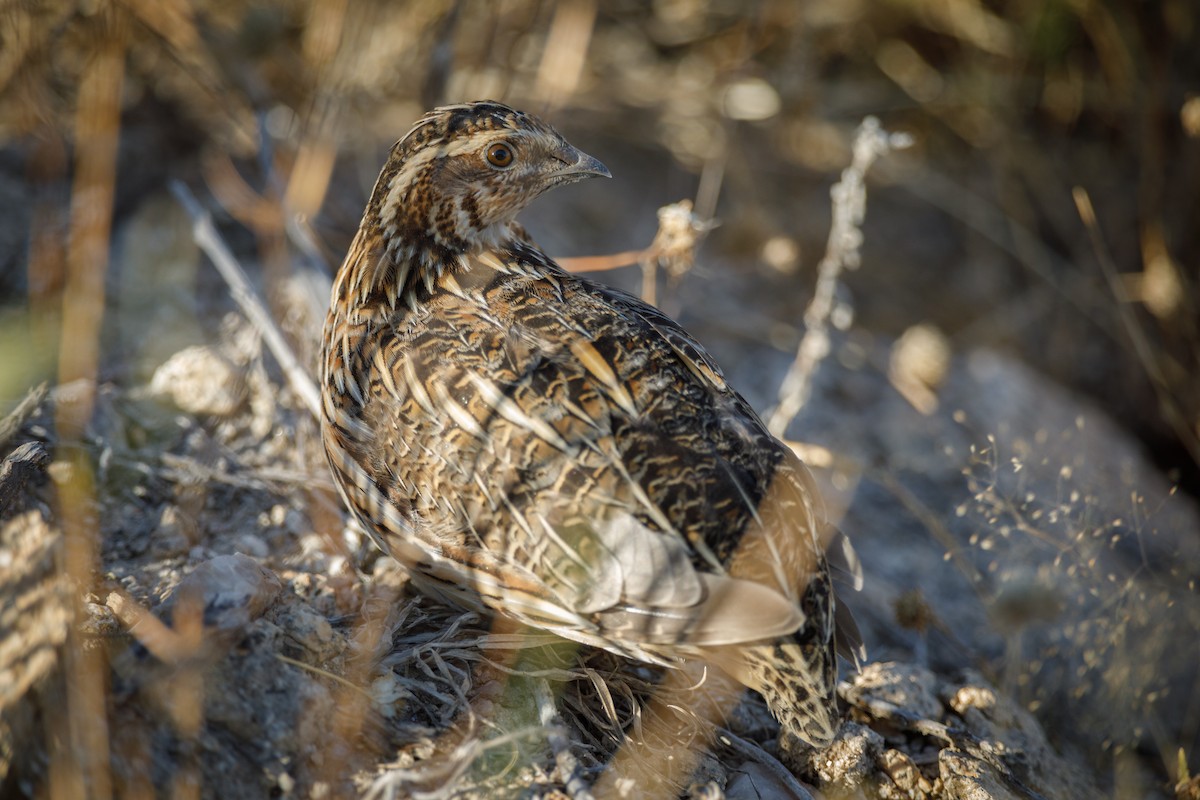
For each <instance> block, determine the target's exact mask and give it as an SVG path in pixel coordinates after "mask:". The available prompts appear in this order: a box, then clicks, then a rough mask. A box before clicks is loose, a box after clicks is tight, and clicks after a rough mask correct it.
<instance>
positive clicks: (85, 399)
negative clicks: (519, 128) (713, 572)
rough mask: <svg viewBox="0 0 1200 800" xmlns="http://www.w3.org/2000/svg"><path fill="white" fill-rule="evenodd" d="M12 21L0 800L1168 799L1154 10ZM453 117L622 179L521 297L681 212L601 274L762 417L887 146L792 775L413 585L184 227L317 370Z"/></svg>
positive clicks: (1198, 50)
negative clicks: (660, 247)
mask: <svg viewBox="0 0 1200 800" xmlns="http://www.w3.org/2000/svg"><path fill="white" fill-rule="evenodd" d="M1035 6H1037V7H1036V8H1035ZM0 11H2V12H3V13H2V14H0V18H2V20H3V22H2V23H0V198H3V200H2V202H3V207H4V208H5V209H6V211H8V213H7V214H5V215H3V219H2V220H0V419H2V420H3V421H2V422H0V459H3V467H0V795H2V796H4V797H9V796H12V797H55V798H58V797H65V798H75V797H96V798H107V797H113V796H120V797H126V796H137V797H141V796H172V797H218V796H219V797H225V798H234V797H263V796H275V797H283V796H287V797H291V796H297V797H314V798H320V797H350V796H369V797H408V796H412V797H443V796H444V797H449V796H477V797H493V796H508V795H512V796H545V797H561V796H564V795H566V796H570V797H576V798H582V797H587V796H589V793H590V794H591V795H594V796H597V797H601V796H630V797H638V796H650V794H651V793H652V788H653V787H654V786H655V785H657V786H658V787H659V789H661V792H662V796H675V795H682V796H690V797H704V798H716V797H731V798H749V797H772V798H774V797H802V798H803V797H810V796H827V797H837V796H854V797H883V798H900V797H909V798H968V797H970V798H985V797H995V798H1007V797H1020V798H1028V797H1046V798H1092V797H1101V796H1103V797H1113V798H1142V797H1163V798H1174V797H1178V798H1195V797H1200V788H1197V787H1198V786H1200V784H1198V783H1197V780H1196V779H1194V778H1192V777H1191V774H1190V771H1189V765H1190V768H1191V770H1194V769H1196V768H1197V765H1198V764H1200V681H1198V680H1197V676H1196V671H1195V647H1194V643H1195V631H1196V630H1198V629H1200V599H1198V598H1197V591H1196V590H1197V587H1196V584H1195V579H1196V576H1197V575H1200V513H1198V511H1197V504H1196V498H1197V496H1198V495H1200V466H1198V464H1200V444H1198V441H1200V438H1198V432H1200V386H1198V385H1197V380H1198V378H1197V376H1198V375H1200V330H1198V329H1197V325H1198V322H1200V312H1198V310H1197V308H1196V304H1197V298H1200V292H1198V291H1197V286H1196V282H1197V273H1196V270H1195V265H1196V264H1197V263H1200V261H1198V254H1200V238H1197V233H1196V231H1197V228H1196V226H1195V220H1196V219H1198V218H1200V208H1198V205H1200V194H1198V193H1197V192H1196V191H1195V187H1196V186H1200V88H1198V87H1197V85H1196V81H1195V76H1196V75H1200V17H1197V12H1196V11H1195V9H1193V8H1192V7H1191V5H1190V4H1188V3H1186V2H1164V3H1162V4H1159V7H1157V8H1155V9H1148V8H1146V7H1144V6H1143V5H1142V4H1136V3H1110V4H1106V5H1101V4H1095V3H1075V4H1050V5H1045V4H1030V5H1029V6H1028V7H1025V6H1022V5H1020V4H1015V5H1008V6H1002V5H993V6H987V5H984V4H978V3H972V2H966V1H965V0H963V1H962V2H954V3H937V2H917V3H912V4H907V5H884V4H865V3H862V4H859V3H811V4H794V3H788V2H763V3H757V4H753V5H752V6H747V7H746V8H743V7H742V5H741V4H730V3H720V2H705V1H704V0H679V1H676V2H656V3H653V4H637V3H619V2H612V3H607V2H590V1H589V0H575V1H574V2H563V3H540V2H527V1H526V0H514V2H506V3H502V4H495V5H493V4H486V3H476V2H448V1H447V2H413V3H394V4H390V3H382V2H380V3H364V4H358V5H357V6H355V7H353V8H352V7H350V6H349V5H346V6H342V5H341V4H324V3H311V4H310V3H306V2H264V3H258V4H252V5H243V4H237V3H225V2H220V1H217V2H201V1H200V0H194V1H193V2H190V3H189V2H178V3H167V4H159V5H153V4H144V3H134V2H129V3H120V4H116V3H113V4H109V3H92V4H75V3H71V2H51V3H38V4H32V3H22V2H16V1H15V0H14V1H12V2H9V3H7V4H5V5H4V6H3V7H2V8H0ZM482 97H495V98H497V99H500V100H504V101H506V102H509V103H511V104H513V105H516V106H518V107H522V108H525V109H527V110H530V111H534V112H536V113H539V114H542V115H544V116H545V117H546V118H547V119H548V120H549V121H551V122H552V123H553V124H555V125H556V126H557V127H558V128H559V129H560V130H561V131H562V132H563V133H564V135H565V136H566V137H567V138H568V139H569V140H570V141H572V142H573V143H575V144H576V145H578V146H579V147H580V148H581V149H583V150H585V151H587V152H589V153H591V154H593V155H595V156H597V157H599V158H601V160H603V161H604V162H605V163H606V164H607V165H608V166H609V168H610V169H611V171H612V172H613V175H614V179H613V180H612V181H607V182H603V183H601V182H593V183H589V184H585V185H582V186H578V187H570V188H569V189H565V190H560V191H559V192H558V193H556V194H555V195H554V196H553V199H552V200H543V201H541V202H539V203H538V204H535V206H534V207H532V208H531V209H530V210H529V212H528V213H527V214H526V215H525V217H524V221H525V222H526V224H527V226H528V227H529V228H530V229H531V231H532V232H533V234H534V236H535V238H536V239H538V241H539V242H541V244H542V245H543V246H544V247H545V249H546V250H547V251H548V252H549V253H551V254H552V255H554V256H556V257H562V258H571V257H597V256H598V257H606V256H609V255H611V254H615V253H627V252H629V251H641V250H642V249H644V248H647V247H648V246H649V245H650V243H651V241H652V240H653V239H654V237H655V232H656V230H657V228H658V217H657V215H656V212H657V210H658V209H659V208H661V207H663V206H666V205H668V204H670V203H675V202H677V201H679V200H681V199H684V198H687V199H690V200H692V201H693V202H694V208H695V211H696V214H697V216H698V218H699V219H700V220H702V221H707V220H715V221H716V223H717V224H716V226H715V227H713V228H712V229H711V231H710V232H708V233H707V234H706V235H705V236H703V237H702V238H701V240H700V241H699V242H697V248H696V249H695V250H694V251H692V250H688V251H687V254H686V257H684V258H676V259H661V260H659V261H655V262H653V263H654V264H655V267H656V269H657V272H656V274H655V275H654V276H653V280H652V281H650V282H649V283H647V280H646V277H645V275H644V274H643V271H642V270H641V269H639V268H638V266H637V265H636V264H634V265H633V266H623V267H618V268H615V269H611V270H606V271H602V272H595V273H594V274H593V277H594V278H596V279H598V280H603V281H606V282H609V283H612V284H614V285H617V286H620V287H621V288H623V289H626V290H629V291H633V292H635V293H642V294H643V295H646V296H651V297H652V299H653V300H654V301H655V302H656V303H657V304H658V305H660V307H662V308H664V310H666V311H667V312H668V313H669V314H671V315H672V316H675V317H676V318H677V319H679V320H680V321H681V322H682V323H683V324H684V326H685V327H686V328H688V330H690V331H691V332H692V333H693V334H695V335H696V336H697V337H698V338H699V339H700V340H701V341H702V342H703V343H704V344H705V345H706V346H707V347H708V348H709V349H710V350H711V352H712V353H713V355H714V356H715V357H716V359H717V361H718V362H719V363H721V364H722V365H723V366H724V368H725V369H726V372H727V374H728V377H729V378H730V380H731V382H732V383H733V385H734V386H736V387H738V388H739V390H740V391H742V392H743V393H744V394H745V395H746V396H747V398H748V399H749V400H750V401H751V402H752V404H753V405H754V406H755V407H756V408H757V409H759V410H760V412H761V413H762V414H763V415H764V417H770V416H771V412H772V410H773V409H774V408H775V407H776V406H777V404H778V403H779V391H780V386H781V384H782V383H783V381H784V376H785V374H786V373H787V372H788V369H789V366H790V365H791V363H792V361H793V358H794V356H795V354H796V351H797V346H798V344H799V342H800V340H801V337H802V335H803V334H804V333H805V331H806V330H808V329H811V327H812V326H811V325H810V326H807V327H806V324H805V319H804V312H805V309H806V307H807V306H808V304H809V302H810V300H811V299H812V297H813V296H814V292H815V291H816V289H815V287H816V286H817V285H818V266H819V264H820V262H821V260H822V255H823V254H824V253H826V250H827V237H828V234H829V230H830V220H831V214H832V213H833V211H832V208H833V206H834V204H833V203H831V200H830V194H829V189H830V187H831V186H832V185H833V184H834V183H835V182H836V181H837V180H838V179H839V177H840V172H841V170H842V169H843V168H845V167H846V166H847V165H848V164H849V163H850V161H851V155H852V153H851V148H852V143H853V141H854V137H855V131H856V129H857V128H858V126H859V125H860V123H861V121H862V120H863V118H864V117H866V116H867V115H875V116H877V117H878V118H879V119H880V120H881V121H882V124H883V125H884V126H885V127H886V128H887V129H888V130H891V131H900V132H903V133H904V134H905V135H906V136H907V137H909V138H910V139H911V142H912V144H911V146H910V147H907V148H905V149H902V150H897V151H895V152H892V153H890V154H888V155H886V156H883V157H882V158H881V159H880V160H879V161H878V162H877V163H876V164H875V165H873V166H872V168H871V170H870V172H869V176H868V183H867V196H868V207H867V212H866V220H865V222H863V223H862V225H861V253H860V258H859V263H858V264H857V265H854V264H852V265H849V266H847V267H846V268H845V269H843V271H841V272H840V274H839V275H838V282H837V289H836V291H835V292H834V294H833V296H832V299H833V302H832V305H831V308H830V309H829V310H828V313H827V314H826V317H825V323H826V324H827V326H828V335H829V342H830V347H829V354H828V355H827V356H826V357H825V358H824V359H823V360H822V361H821V362H820V363H819V365H817V366H816V368H815V370H812V371H811V375H810V377H811V378H812V380H813V384H812V393H811V397H809V398H808V399H807V402H805V403H804V404H803V407H802V408H801V409H800V410H799V413H798V415H797V416H796V418H795V420H794V421H793V422H792V423H791V424H790V425H788V426H787V427H786V434H785V435H786V437H787V438H788V439H789V440H790V441H794V442H796V443H797V446H798V447H799V448H800V450H801V452H802V454H804V455H805V457H806V460H807V461H809V463H810V464H811V465H812V466H813V468H814V471H815V472H816V473H817V475H818V478H819V480H820V481H821V483H822V485H823V486H824V487H825V500H826V503H827V505H828V506H829V509H830V513H831V514H832V515H833V516H834V518H835V519H837V520H839V524H840V526H841V527H842V528H843V529H844V530H845V531H846V532H847V534H848V535H849V536H850V538H851V540H852V541H854V543H855V545H856V547H857V549H858V551H859V553H860V555H861V556H862V559H863V564H864V569H865V572H866V585H865V587H864V589H863V591H862V592H861V593H858V594H852V595H851V596H850V599H849V605H850V606H851V607H852V609H853V610H854V612H855V614H856V616H857V618H858V620H859V623H860V625H861V627H862V628H863V632H864V634H865V636H866V639H867V644H868V648H869V655H868V663H867V664H866V665H864V667H863V668H862V670H861V671H857V672H856V671H854V670H853V669H851V668H850V665H845V664H844V665H843V667H844V670H843V679H844V681H843V685H842V687H841V688H840V691H839V693H840V695H841V698H842V701H843V703H844V705H845V710H846V714H847V719H848V722H847V724H846V725H845V727H844V729H843V733H842V735H841V737H840V738H839V740H838V742H837V743H836V744H835V745H834V748H833V749H832V750H831V751H829V752H828V753H823V754H812V755H811V756H808V757H805V758H800V759H798V760H794V761H790V762H789V763H787V764H784V763H782V762H781V761H780V760H779V751H778V747H777V741H776V737H777V735H778V730H777V728H776V727H775V725H774V722H773V721H772V720H771V718H770V716H769V715H768V714H767V713H766V710H765V707H764V706H763V704H762V702H761V700H760V699H758V698H757V697H744V696H743V695H742V694H741V693H740V692H737V691H735V690H733V689H731V688H730V687H726V686H722V685H721V684H720V682H719V681H718V680H717V679H716V678H715V677H713V676H706V675H689V674H685V673H667V674H664V673H663V672H662V671H660V670H656V669H652V668H649V667H646V666H644V665H638V664H633V663H629V662H626V661H622V660H621V659H618V658H616V657H614V656H611V655H609V654H606V653H602V652H595V651H591V650H588V649H580V648H576V647H575V646H573V645H569V644H566V643H564V642H562V641H559V640H554V639H552V638H551V637H547V636H545V635H544V634H539V633H537V632H535V631H529V630H515V629H512V628H511V627H510V626H507V625H505V624H504V623H503V622H497V621H495V620H491V619H486V618H482V617H480V616H478V615H475V614H468V613H463V612H462V611H459V610H456V609H453V608H447V607H444V606H442V605H439V604H438V603H437V602H435V601H433V600H430V599H427V598H423V597H421V596H419V595H417V594H414V593H412V592H411V591H409V588H408V586H407V581H406V577H405V575H404V573H403V571H402V570H401V569H400V568H399V567H398V566H397V565H396V564H394V562H392V561H391V560H390V559H388V558H386V557H383V556H381V555H379V554H378V553H377V552H375V551H374V549H373V548H372V546H371V545H370V543H369V541H368V540H367V539H366V537H365V536H363V535H362V534H361V532H359V531H357V530H356V529H355V528H354V527H353V525H351V524H350V523H349V522H348V520H347V518H346V515H345V512H344V511H343V509H342V505H341V502H340V500H339V498H338V497H337V495H336V492H335V491H334V489H333V485H332V482H331V479H330V477H329V475H328V472H327V468H326V465H325V458H324V454H323V452H322V450H321V445H320V440H319V437H318V435H317V427H316V423H315V421H314V419H313V416H312V413H311V412H310V410H309V408H308V405H307V404H306V399H305V395H304V390H303V388H302V386H303V383H302V381H297V379H296V377H295V375H294V374H289V372H288V370H287V369H286V368H285V367H284V366H281V360H280V357H279V356H278V355H277V353H276V352H274V351H273V349H272V347H271V344H270V342H267V341H265V339H264V331H265V330H266V329H267V328H266V327H265V326H264V325H263V324H262V323H259V322H256V321H254V320H253V318H252V316H250V315H248V313H247V311H246V310H245V307H244V306H243V305H242V304H240V303H239V302H238V301H237V298H236V295H237V292H236V291H235V290H233V289H231V286H230V283H229V281H228V279H227V278H225V277H223V276H222V274H221V272H219V271H218V270H217V269H216V268H214V258H215V256H214V250H213V249H212V241H213V239H212V238H211V237H210V238H208V239H206V238H205V236H204V235H198V234H197V231H196V229H195V228H194V223H195V220H196V217H195V216H193V215H191V214H189V212H188V210H187V209H185V207H184V205H183V203H182V202H181V200H180V198H179V196H178V194H177V193H173V191H174V192H177V188H176V189H175V190H173V188H172V187H173V186H174V187H179V186H182V187H186V189H187V191H188V193H189V194H190V195H193V196H195V197H196V198H197V202H198V203H199V206H200V208H201V209H202V211H203V213H204V214H208V215H211V218H212V220H213V222H214V224H215V228H214V230H215V234H216V237H217V238H219V240H220V241H221V242H223V243H224V244H225V245H226V246H227V247H228V248H229V250H230V251H231V254H232V256H233V258H234V260H235V261H236V262H237V263H238V264H239V265H240V267H241V268H242V269H243V270H244V271H245V272H246V273H247V275H248V276H249V282H250V286H251V287H252V290H253V292H254V293H255V294H256V295H257V296H258V297H260V298H262V302H263V304H264V305H265V308H266V309H267V315H268V316H269V318H270V319H271V320H272V323H271V324H272V325H273V326H277V328H278V330H279V332H280V333H281V334H282V339H283V341H284V342H285V343H286V347H287V349H288V351H289V352H291V353H292V354H293V355H294V357H295V359H296V364H297V366H296V370H297V372H298V373H300V374H305V375H308V376H312V375H315V352H316V348H317V346H318V337H319V332H320V327H321V322H322V319H323V316H324V310H325V306H326V304H327V302H328V287H329V283H330V280H331V276H332V274H333V270H334V269H335V268H336V265H337V263H338V262H339V261H340V258H341V255H342V254H343V253H344V250H345V247H346V245H347V243H348V242H349V239H350V237H351V236H352V235H353V232H354V230H355V227H356V226H357V223H358V218H359V215H360V214H361V210H362V206H363V203H364V201H365V197H366V194H367V192H369V190H370V187H371V184H372V182H373V180H374V177H375V174H376V173H377V171H378V169H379V167H380V165H381V164H382V161H383V157H384V154H385V153H386V148H387V147H388V146H389V145H390V143H391V142H392V141H394V139H395V138H396V137H397V136H399V135H400V134H402V133H403V132H404V131H405V130H407V128H408V126H409V125H410V124H411V122H412V121H413V120H414V119H415V118H416V117H417V116H418V115H419V114H420V113H421V112H422V111H423V110H424V109H426V108H428V107H430V106H432V105H434V104H436V103H439V102H444V101H455V100H461V99H474V98H482ZM691 256H694V263H693V261H692V259H691ZM621 260H622V259H604V258H601V259H600V261H601V262H603V261H608V262H610V263H617V262H619V261H621ZM624 260H625V261H628V260H630V259H628V258H626V259H624ZM634 260H636V259H634ZM576 264H577V266H579V265H580V264H579V262H576ZM598 265H600V262H597V261H590V262H587V263H584V264H582V266H584V267H587V268H589V269H594V268H596V267H597V266H598ZM650 292H652V293H653V294H652V295H650V294H649V293H650Z"/></svg>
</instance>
